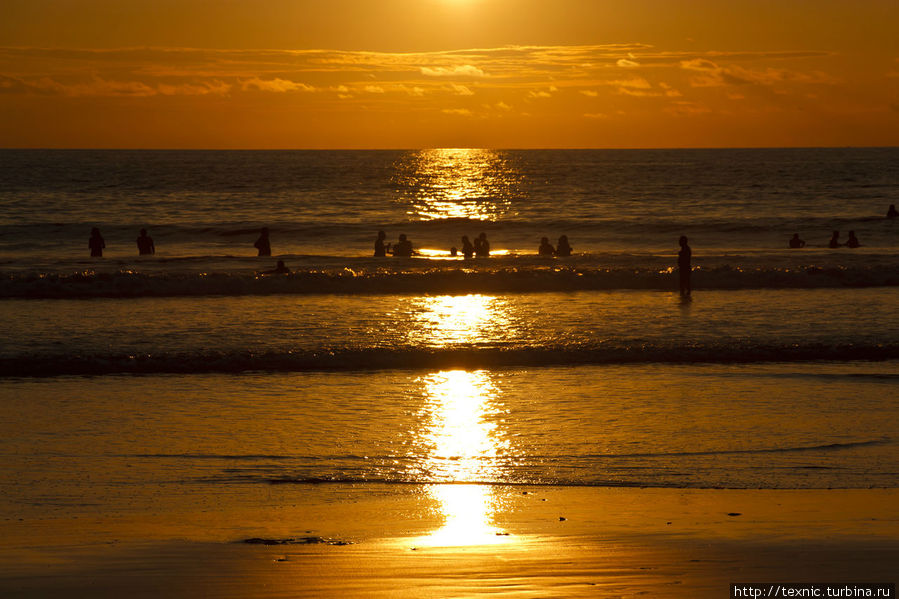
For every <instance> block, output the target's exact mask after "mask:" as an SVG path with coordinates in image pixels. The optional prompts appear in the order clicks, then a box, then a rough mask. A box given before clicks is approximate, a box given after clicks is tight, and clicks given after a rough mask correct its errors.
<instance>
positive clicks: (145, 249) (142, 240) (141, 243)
mask: <svg viewBox="0 0 899 599" xmlns="http://www.w3.org/2000/svg"><path fill="white" fill-rule="evenodd" d="M137 253H138V254H140V255H141V256H148V255H150V254H155V253H156V246H155V245H154V244H153V238H152V237H150V236H149V235H147V230H146V229H141V230H140V237H138V238H137Z"/></svg>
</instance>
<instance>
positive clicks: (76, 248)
mask: <svg viewBox="0 0 899 599" xmlns="http://www.w3.org/2000/svg"><path fill="white" fill-rule="evenodd" d="M896 203H899V149H896V148H871V149H863V148H860V149H752V150H749V149H747V150H740V149H734V150H620V151H612V150H608V151H599V150H597V151H593V150H589V151H588V150H570V151H557V150H553V151H499V150H496V151H494V150H464V149H460V150H453V149H449V150H420V151H296V152H286V151H285V152H282V151H271V152H268V151H258V152H256V151H222V152H217V151H216V152H213V151H113V150H108V151H93V150H77V151H75V150H73V151H49V150H2V151H0V306H2V310H0V338H2V339H3V341H2V345H0V376H2V384H0V472H2V473H3V476H2V477H0V497H2V499H0V516H3V517H7V518H14V517H21V515H22V514H23V513H26V514H27V513H31V512H35V513H36V512H38V511H40V512H41V513H45V514H46V513H48V510H49V512H50V513H56V512H58V513H61V514H66V515H72V514H81V513H87V514H90V513H94V512H99V511H109V510H116V509H118V510H126V511H127V510H145V511H146V510H153V509H161V508H159V506H160V505H162V504H164V503H165V501H167V498H171V497H179V498H182V499H183V498H185V497H187V498H192V500H197V501H206V502H209V503H210V506H211V509H212V508H213V507H214V506H213V504H214V503H215V502H216V501H226V500H233V501H238V500H239V499H238V498H240V497H243V496H245V493H246V490H247V489H248V488H254V489H275V488H283V487H285V486H289V487H291V488H293V487H295V486H299V487H300V488H309V489H312V488H315V489H321V488H323V487H322V486H323V485H329V484H332V485H333V488H335V489H336V488H338V487H340V488H343V487H345V486H346V485H351V486H358V485H380V486H385V485H386V486H390V485H436V486H438V487H439V486H441V485H444V484H446V485H449V484H450V483H468V484H472V485H476V486H477V485H481V486H484V487H486V488H488V489H489V488H490V487H492V486H497V485H557V486H640V487H674V488H709V487H715V488H737V489H742V488H777V489H799V488H867V487H896V486H897V485H899V446H897V442H899V403H897V398H899V367H897V366H899V219H887V218H886V217H885V214H886V211H887V208H888V206H889V205H890V204H896ZM93 227H97V228H98V229H99V230H100V232H101V234H102V235H103V237H104V239H105V244H106V247H105V250H104V254H103V257H102V258H92V257H91V256H90V252H89V250H88V238H89V235H90V231H91V229H92V228H93ZM262 227H268V228H269V230H270V237H271V247H272V256H270V257H267V256H265V257H260V256H257V255H256V249H255V248H254V247H253V244H254V241H255V240H256V238H257V237H258V236H259V233H260V229H261V228H262ZM141 228H146V229H147V230H148V232H149V234H150V236H151V237H152V238H153V239H154V242H155V247H156V253H155V255H151V256H139V255H138V252H137V245H136V243H135V240H136V238H137V236H138V231H139V230H140V229H141ZM379 230H384V231H385V232H386V233H387V240H388V241H390V242H395V241H396V240H397V238H398V235H400V234H405V235H407V236H408V238H409V239H410V240H411V241H412V243H413V247H414V248H415V249H416V251H417V255H416V256H415V257H412V258H396V257H391V256H388V257H380V258H379V257H374V256H373V255H372V253H373V244H374V240H375V236H376V233H377V231H379ZM836 230H838V231H840V235H841V237H840V239H841V240H842V241H844V242H845V240H846V238H847V235H848V232H849V231H850V230H851V231H854V232H855V234H856V235H857V237H858V239H859V240H860V242H861V246H860V247H858V248H849V247H839V248H833V249H832V248H829V247H828V240H829V239H830V236H831V232H832V231H836ZM481 233H484V234H486V236H487V238H488V239H489V241H490V244H491V255H490V257H489V258H474V259H465V258H463V257H462V256H452V255H451V253H450V248H451V247H453V246H455V247H457V248H461V236H463V235H467V236H469V237H470V238H471V239H474V238H475V237H476V236H478V235H479V234H481ZM794 233H798V234H799V236H800V237H801V238H802V239H804V240H805V241H806V246H805V247H803V248H801V249H790V248H789V246H788V243H789V240H790V238H791V237H792V236H793V234H794ZM562 235H566V236H567V237H568V238H569V240H570V243H571V245H572V247H573V254H572V255H571V256H570V257H552V256H539V255H537V248H538V245H539V242H540V238H541V237H548V238H549V240H550V242H551V243H553V244H555V243H556V242H557V240H558V238H559V237H560V236H562ZM681 235H686V236H687V237H688V238H689V244H690V246H691V247H692V252H693V262H692V264H693V273H692V284H693V293H692V297H691V298H689V299H684V298H681V297H680V296H679V294H678V292H677V285H678V281H677V276H678V274H677V271H676V264H677V251H678V238H679V237H680V236H681ZM276 260H283V261H284V262H285V263H286V265H287V267H288V268H289V269H290V270H291V272H290V273H289V274H270V273H268V272H267V271H270V270H272V269H273V268H274V267H275V261H276ZM200 498H202V499H200ZM222 498H229V499H222ZM182 499H179V501H181V500H182ZM335 500H336V499H335ZM185 501H186V500H185Z"/></svg>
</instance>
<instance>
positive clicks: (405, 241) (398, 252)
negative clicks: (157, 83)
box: [88, 204, 899, 296]
mask: <svg viewBox="0 0 899 599" xmlns="http://www.w3.org/2000/svg"><path fill="white" fill-rule="evenodd" d="M886 217H887V218H890V219H892V218H899V211H897V210H896V205H895V204H890V207H889V209H888V210H887V214H886ZM136 242H137V251H138V254H140V255H141V256H147V255H152V254H155V253H156V245H155V244H154V243H153V238H152V237H150V236H149V235H148V234H147V230H146V229H141V230H140V234H139V235H138V237H137V240H136ZM679 243H680V246H681V249H680V252H679V254H678V268H679V270H680V272H681V294H682V295H685V296H689V295H690V282H689V271H690V268H689V263H690V256H691V251H690V246H689V245H687V238H686V237H681V238H680V240H679ZM805 246H806V243H805V241H804V240H803V239H800V238H799V233H794V234H793V237H791V238H790V241H789V247H790V248H803V247H805ZM827 246H828V247H830V248H838V247H848V248H857V247H860V246H861V243H860V242H859V240H858V237H856V235H855V231H849V238H848V239H847V240H846V243H842V242H841V241H840V232H839V231H834V232H833V235H832V236H831V238H830V241H829V242H828V244H827ZM253 247H255V248H256V250H257V251H258V255H259V256H271V255H272V245H271V241H270V239H269V229H268V227H262V229H261V230H260V231H259V238H258V239H256V242H255V243H254V244H253ZM88 248H89V249H90V252H91V256H92V257H98V258H99V257H102V256H103V250H104V249H105V248H106V241H105V240H104V239H103V236H102V235H101V234H100V229H98V228H97V227H94V228H93V229H91V236H90V239H89V240H88ZM374 249H375V251H374V255H375V256H376V257H382V256H387V255H388V254H391V255H393V256H396V257H399V258H409V257H412V256H416V255H418V252H417V251H416V250H415V248H414V247H412V241H411V240H409V238H408V237H406V234H405V233H402V234H400V236H399V238H398V239H397V242H396V243H389V242H387V234H386V233H385V232H384V231H378V236H377V238H376V239H375V248H374ZM571 252H572V249H571V244H569V242H568V236H566V235H562V236H561V237H559V241H558V243H557V244H556V246H555V247H553V245H552V244H551V243H550V242H549V238H548V237H541V238H540V245H539V246H538V248H537V254H538V255H540V256H559V257H567V256H571ZM459 254H462V257H464V258H466V259H468V258H487V257H489V256H490V242H489V241H488V240H487V234H486V233H481V234H480V235H478V236H477V237H476V238H475V240H474V242H473V243H472V241H471V240H469V238H468V235H463V236H462V247H461V248H457V247H455V246H453V247H451V248H450V255H451V256H454V257H455V256H458V255H459ZM685 265H686V268H685ZM289 272H290V269H288V268H287V267H286V266H285V265H284V261H283V260H278V265H277V266H276V267H275V269H274V270H272V271H268V272H266V273H263V274H280V273H289ZM684 277H686V280H685V279H684Z"/></svg>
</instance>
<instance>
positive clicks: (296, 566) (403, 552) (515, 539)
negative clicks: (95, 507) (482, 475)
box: [0, 485, 899, 597]
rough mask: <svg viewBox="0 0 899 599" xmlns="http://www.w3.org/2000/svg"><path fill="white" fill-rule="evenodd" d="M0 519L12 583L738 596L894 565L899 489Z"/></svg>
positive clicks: (889, 576) (39, 592)
mask: <svg viewBox="0 0 899 599" xmlns="http://www.w3.org/2000/svg"><path fill="white" fill-rule="evenodd" d="M280 487H285V488H283V489H282V488H280ZM484 507H485V508H486V511H483V510H482V509H481V508H484ZM0 532H2V535H0V537H2V541H0V543H2V545H0V594H2V596H4V597H44V596H67V597H121V596H129V597H161V596H166V597H196V596H208V597H294V596H308V597H322V596H333V597H338V596H339V597H347V596H366V597H370V596H375V597H378V596H381V597H393V596H408V597H459V596H471V595H480V594H491V595H497V594H498V595H502V596H510V597H557V596H559V597H566V596H570V597H575V596H587V595H595V594H598V593H600V592H601V594H602V596H614V597H635V596H652V597H727V596H729V586H728V585H729V584H730V583H731V582H774V581H779V582H796V581H805V582H847V581H855V582H862V581H868V582H895V572H896V569H895V565H896V564H897V563H899V491H897V490H895V489H885V490H884V489H870V490H748V491H745V490H683V489H637V488H570V487H569V488H558V487H505V486H498V487H482V486H467V485H443V486H439V487H428V486H421V485H408V486H398V485H389V486H388V485H356V486H353V485H315V486H310V485H302V486H299V485H276V486H273V487H272V489H271V490H270V492H269V493H268V495H267V497H266V498H265V499H264V500H261V501H252V500H248V501H245V502H234V501H231V502H227V501H224V502H222V504H221V505H219V506H218V507H217V508H213V509H210V508H209V507H208V505H204V506H203V507H202V508H195V509H192V508H191V507H190V506H189V505H182V506H181V507H180V508H178V509H172V508H171V506H160V509H159V510H158V511H147V510H138V511H130V512H129V510H117V513H108V514H94V515H84V514H83V515H79V516H77V517H76V516H72V517H65V516H56V517H52V518H50V517H48V518H42V517H40V516H39V515H37V514H34V513H32V514H31V515H30V516H29V517H25V518H22V519H21V520H20V519H18V518H7V519H5V520H4V521H3V522H0ZM247 539H261V540H263V541H265V542H259V541H257V542H254V543H247V542H245V541H246V540H247ZM266 543H272V544H266Z"/></svg>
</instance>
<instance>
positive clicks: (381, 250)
mask: <svg viewBox="0 0 899 599" xmlns="http://www.w3.org/2000/svg"><path fill="white" fill-rule="evenodd" d="M385 239H387V233H385V232H384V231H378V238H377V239H375V256H376V257H378V258H381V257H384V256H386V255H387V250H389V249H390V244H389V243H388V244H387V245H384V240H385Z"/></svg>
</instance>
